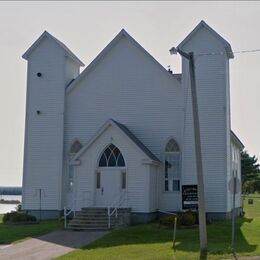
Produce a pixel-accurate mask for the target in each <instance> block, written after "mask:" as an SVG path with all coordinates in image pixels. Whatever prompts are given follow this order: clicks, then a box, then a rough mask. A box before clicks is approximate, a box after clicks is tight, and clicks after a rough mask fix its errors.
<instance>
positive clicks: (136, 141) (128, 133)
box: [72, 119, 160, 163]
mask: <svg viewBox="0 0 260 260" xmlns="http://www.w3.org/2000/svg"><path fill="white" fill-rule="evenodd" d="M110 125H112V126H114V127H116V128H117V129H119V130H120V131H122V132H123V133H124V134H125V135H126V136H127V137H128V138H129V139H130V140H131V141H132V142H133V143H134V144H135V145H136V146H137V147H138V148H139V149H140V150H141V151H142V152H143V153H144V154H145V155H146V156H147V157H148V158H149V159H151V160H152V161H154V162H157V163H160V160H159V159H158V158H157V157H156V156H155V155H154V154H153V153H152V152H151V151H150V150H149V149H148V148H147V147H146V146H145V145H144V144H143V143H142V142H141V141H140V140H139V139H138V138H137V137H136V136H135V135H134V134H133V133H132V132H131V131H130V130H129V129H128V128H127V127H126V126H125V125H123V124H120V123H118V122H117V121H115V120H113V119H109V120H108V121H107V122H106V123H105V124H104V125H103V126H102V127H101V128H100V129H99V130H98V132H97V133H96V134H95V136H93V137H92V138H91V139H90V141H89V142H88V143H87V144H85V145H84V146H83V147H82V148H81V149H80V150H79V152H78V153H76V155H75V156H74V157H73V158H72V160H77V159H79V158H80V157H81V156H82V155H83V154H84V152H85V151H86V150H87V149H88V147H89V146H90V145H91V144H92V143H93V142H94V141H95V140H96V139H97V138H98V137H99V136H100V135H101V134H102V133H103V132H104V131H105V130H106V129H107V127H109V126H110Z"/></svg>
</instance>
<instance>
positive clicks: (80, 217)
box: [67, 207, 131, 230]
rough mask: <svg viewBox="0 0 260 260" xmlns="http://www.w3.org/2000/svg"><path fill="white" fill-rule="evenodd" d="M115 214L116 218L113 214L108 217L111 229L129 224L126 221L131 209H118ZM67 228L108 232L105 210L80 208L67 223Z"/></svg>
mask: <svg viewBox="0 0 260 260" xmlns="http://www.w3.org/2000/svg"><path fill="white" fill-rule="evenodd" d="M117 212H118V214H117V217H116V215H115V214H113V215H112V216H111V217H110V228H111V229H112V228H116V227H119V226H124V225H125V223H129V221H128V220H126V219H127V217H130V213H131V209H129V208H120V209H118V211H117ZM125 220H126V221H127V222H125ZM124 222H125V223H124ZM67 228H68V229H72V230H108V215H107V208H96V207H92V208H82V210H81V211H80V212H78V213H77V214H76V216H75V217H74V218H73V219H72V220H71V221H70V222H69V223H68V227H67Z"/></svg>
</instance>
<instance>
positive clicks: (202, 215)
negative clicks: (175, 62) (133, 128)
mask: <svg viewBox="0 0 260 260" xmlns="http://www.w3.org/2000/svg"><path fill="white" fill-rule="evenodd" d="M170 53H171V54H177V53H179V54H180V55H181V56H182V57H184V58H186V59H187V60H188V61H189V73H190V86H191V98H192V111H193V126H194V142H195V156H196V166H197V183H198V200H199V234H200V251H201V252H203V251H207V247H208V242H207V225H206V211H205V197H204V181H203V165H202V155H201V140H200V123H199V111H198V101H197V90H196V79H195V65H194V54H193V52H190V53H186V52H183V51H181V50H179V49H176V48H174V47H173V48H171V49H170ZM184 123H185V122H184Z"/></svg>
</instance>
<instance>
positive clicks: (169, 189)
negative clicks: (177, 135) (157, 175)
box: [163, 137, 181, 194]
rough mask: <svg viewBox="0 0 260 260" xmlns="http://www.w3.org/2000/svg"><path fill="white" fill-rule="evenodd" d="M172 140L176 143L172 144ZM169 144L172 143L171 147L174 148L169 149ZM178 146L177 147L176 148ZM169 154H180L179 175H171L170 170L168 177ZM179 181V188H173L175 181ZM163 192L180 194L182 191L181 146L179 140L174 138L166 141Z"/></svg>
mask: <svg viewBox="0 0 260 260" xmlns="http://www.w3.org/2000/svg"><path fill="white" fill-rule="evenodd" d="M171 142H174V144H171ZM169 145H171V147H172V148H173V151H169V147H168V146H169ZM176 148H177V149H176ZM169 155H173V156H174V155H178V157H179V158H178V164H179V166H178V167H179V169H178V177H174V176H173V177H170V174H169V172H168V174H167V175H168V176H167V177H166V161H168V160H166V158H169ZM175 181H177V182H178V187H179V189H178V190H174V189H173V183H174V182H175ZM166 182H167V183H168V184H167V188H166ZM163 192H165V193H178V194H180V192H181V149H180V146H179V144H178V142H176V140H175V139H174V138H172V137H171V138H169V139H168V141H167V142H166V144H165V146H164V149H163Z"/></svg>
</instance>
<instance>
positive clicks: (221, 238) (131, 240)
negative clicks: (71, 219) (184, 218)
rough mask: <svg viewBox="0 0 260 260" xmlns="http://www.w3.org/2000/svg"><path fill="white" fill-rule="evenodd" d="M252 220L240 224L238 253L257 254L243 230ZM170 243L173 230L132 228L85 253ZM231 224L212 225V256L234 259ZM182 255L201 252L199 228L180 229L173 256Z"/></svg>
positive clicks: (203, 258)
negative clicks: (116, 247)
mask: <svg viewBox="0 0 260 260" xmlns="http://www.w3.org/2000/svg"><path fill="white" fill-rule="evenodd" d="M251 221H252V219H247V218H239V219H237V221H236V248H237V251H236V252H237V253H238V254H239V253H243V254H247V253H250V252H254V251H255V250H256V247H257V245H251V244H249V243H248V242H247V239H246V238H245V237H244V235H243V233H242V231H241V226H242V225H243V224H244V223H251ZM153 243H158V244H162V243H169V248H170V247H171V245H172V230H171V229H164V228H158V226H157V225H156V224H147V225H138V226H132V227H130V228H127V229H122V230H114V231H113V232H111V233H109V234H108V235H106V236H104V237H103V238H101V239H99V240H97V241H95V242H93V243H91V244H89V245H87V246H85V247H83V248H82V250H90V249H97V248H109V247H115V246H123V245H138V244H143V245H145V244H153ZM230 243H231V221H218V222H215V223H213V224H211V225H208V253H209V254H211V255H222V254H228V255H231V254H232V251H231V249H230ZM178 252H186V253H188V252H191V253H192V252H193V253H197V252H199V231H198V228H191V229H178V230H177V235H176V247H175V248H174V249H173V253H178ZM207 257H208V255H207V252H204V253H202V254H201V255H200V259H201V260H206V259H207Z"/></svg>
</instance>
